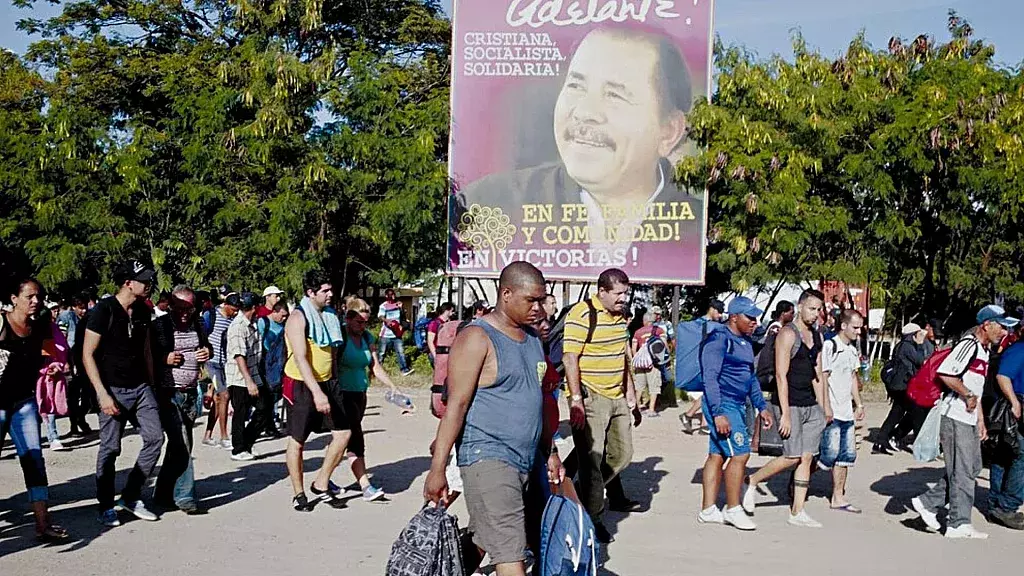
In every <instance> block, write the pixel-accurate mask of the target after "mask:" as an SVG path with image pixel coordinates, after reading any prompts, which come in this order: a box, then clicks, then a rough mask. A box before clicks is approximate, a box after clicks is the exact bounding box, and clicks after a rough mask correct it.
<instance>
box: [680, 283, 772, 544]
mask: <svg viewBox="0 0 1024 576" xmlns="http://www.w3.org/2000/svg"><path fill="white" fill-rule="evenodd" d="M726 311H727V313H728V314H729V321H728V324H727V326H728V330H715V331H714V332H712V333H711V334H709V335H708V340H707V342H706V343H705V344H704V350H703V352H702V353H701V356H700V363H701V373H702V376H703V380H704V402H703V404H702V408H703V412H704V418H705V420H706V421H707V423H708V428H709V429H710V438H709V441H708V459H707V461H706V462H705V463H704V504H703V510H701V511H700V514H698V515H697V521H698V522H700V523H701V524H729V525H731V526H734V527H736V528H738V529H740V530H754V529H756V528H757V526H756V525H755V524H754V521H753V520H751V519H750V517H749V516H747V513H746V512H744V511H743V508H742V506H741V505H740V491H741V490H742V488H743V476H744V474H746V469H747V460H748V459H749V458H750V434H749V432H748V430H747V424H746V418H745V412H746V405H747V400H748V399H749V400H750V402H752V403H753V405H754V407H755V408H756V409H757V411H758V413H759V414H760V421H761V425H762V426H764V427H765V428H768V427H770V426H771V425H772V415H771V412H769V411H768V404H767V403H766V402H765V401H764V395H763V394H762V393H761V385H760V384H758V382H757V376H756V374H755V372H754V348H753V346H752V344H751V341H750V335H751V334H753V333H754V328H756V327H757V319H758V318H759V317H760V316H761V315H762V314H763V312H762V311H761V310H759V309H758V308H757V306H755V305H754V302H753V301H752V300H750V299H749V298H745V297H743V296H739V297H736V298H733V299H732V301H731V302H729V306H728V308H727V309H726ZM726 460H728V464H726ZM723 465H724V466H725V504H726V506H725V509H724V510H719V508H718V488H719V485H720V484H721V479H722V466H723Z"/></svg>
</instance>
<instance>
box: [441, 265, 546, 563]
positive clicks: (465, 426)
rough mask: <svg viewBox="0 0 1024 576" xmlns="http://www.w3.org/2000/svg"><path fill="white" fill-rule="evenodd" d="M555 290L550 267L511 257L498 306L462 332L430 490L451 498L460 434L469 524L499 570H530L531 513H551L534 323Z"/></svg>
mask: <svg viewBox="0 0 1024 576" xmlns="http://www.w3.org/2000/svg"><path fill="white" fill-rule="evenodd" d="M545 298H546V290H545V284H544V276H543V275H542V274H541V273H540V270H537V268H535V267H534V266H533V265H531V264H529V263H526V262H515V263H513V264H510V265H509V266H507V267H505V269H504V270H502V272H501V278H500V280H499V281H498V305H497V307H496V308H495V309H494V311H493V312H491V313H490V314H487V315H486V316H484V317H483V318H479V319H476V320H474V321H473V323H472V324H470V325H469V326H467V327H466V328H465V329H463V330H462V332H461V333H460V334H459V335H458V337H457V338H456V339H455V342H454V344H453V345H452V347H451V353H450V356H449V364H448V366H449V368H448V404H447V409H446V411H445V415H444V418H443V419H442V420H441V423H440V425H439V426H438V430H437V438H436V439H435V447H434V457H433V460H432V461H431V466H430V473H429V474H428V475H427V480H426V484H425V486H424V489H423V495H424V497H425V498H426V499H428V500H430V501H432V502H434V503H437V502H447V499H448V481H447V479H446V475H445V467H446V465H447V462H448V455H449V454H450V453H451V449H452V446H453V445H454V444H455V443H456V441H458V446H457V448H458V464H459V469H460V471H461V473H462V482H463V486H464V490H465V492H464V494H465V499H466V508H467V509H468V510H469V531H470V533H471V534H472V535H473V543H474V544H475V545H476V546H477V547H478V548H479V549H480V550H481V551H482V552H486V553H487V554H489V555H490V558H491V561H492V562H494V564H495V565H496V570H497V573H498V575H499V576H525V574H526V572H525V564H524V561H525V559H526V556H525V551H526V548H527V545H528V544H529V543H530V542H528V541H527V522H528V519H529V521H530V523H531V525H532V524H533V523H537V522H539V518H540V514H541V512H542V510H541V509H540V506H542V505H543V503H536V502H529V501H528V499H527V488H528V485H529V477H530V470H531V469H532V468H533V465H534V461H535V459H536V458H537V454H538V448H539V447H538V443H539V440H540V436H541V412H542V397H541V379H542V378H543V376H544V373H545V371H546V370H547V362H546V361H545V359H544V350H543V347H542V346H541V342H540V338H539V337H538V336H537V333H536V332H534V331H533V329H532V328H530V327H529V326H530V325H531V324H533V323H534V322H536V321H537V320H538V319H539V318H541V317H543V315H544V310H543V308H542V306H543V304H544V300H545ZM542 454H546V451H543V452H542ZM548 477H549V480H550V481H551V482H553V483H558V482H561V481H562V479H564V477H565V472H564V470H563V469H562V464H561V461H560V460H559V459H558V454H557V453H553V454H551V456H550V457H549V458H548ZM537 504H540V506H538V505H537ZM536 528H537V529H538V530H539V523H538V524H537V526H536ZM534 531H537V530H534ZM466 569H467V572H470V571H472V570H473V569H474V567H473V566H466Z"/></svg>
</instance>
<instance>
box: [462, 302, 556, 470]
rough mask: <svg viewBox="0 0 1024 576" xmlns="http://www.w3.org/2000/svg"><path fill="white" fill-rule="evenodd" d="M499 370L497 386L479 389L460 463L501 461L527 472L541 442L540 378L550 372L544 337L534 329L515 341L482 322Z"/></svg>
mask: <svg viewBox="0 0 1024 576" xmlns="http://www.w3.org/2000/svg"><path fill="white" fill-rule="evenodd" d="M472 325H473V326H479V327H481V328H483V330H484V332H485V333H486V334H487V337H488V338H489V339H490V341H491V345H492V346H493V347H494V354H495V361H496V362H497V366H498V372H497V377H496V378H495V380H494V384H493V385H491V386H488V387H486V388H483V387H480V388H477V390H476V394H475V395H474V396H473V400H472V402H471V403H470V405H469V411H468V412H467V413H466V422H465V424H464V426H463V428H462V434H461V435H460V437H459V441H458V444H457V446H458V464H459V466H469V465H471V464H474V463H476V462H480V461H481V460H500V461H502V462H506V463H508V464H509V465H510V466H513V467H514V468H516V469H517V470H519V471H520V472H522V473H523V474H529V473H530V470H531V469H532V468H533V462H534V459H535V457H536V454H537V443H538V442H540V432H541V411H542V409H543V408H542V403H543V400H542V398H541V385H540V383H541V378H542V377H543V375H544V372H545V371H547V362H546V361H545V360H544V349H543V347H542V345H541V342H540V338H538V337H537V335H536V334H535V333H533V332H532V331H527V332H526V339H525V340H523V341H522V342H517V341H515V340H513V339H512V338H509V337H508V336H506V335H505V334H503V333H502V332H501V330H498V329H497V328H495V327H493V326H491V325H490V324H489V323H487V322H486V321H484V320H474V321H473V323H472Z"/></svg>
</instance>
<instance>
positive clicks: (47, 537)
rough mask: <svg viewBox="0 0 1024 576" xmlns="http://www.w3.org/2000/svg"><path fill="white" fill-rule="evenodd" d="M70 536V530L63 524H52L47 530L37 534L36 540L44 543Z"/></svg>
mask: <svg viewBox="0 0 1024 576" xmlns="http://www.w3.org/2000/svg"><path fill="white" fill-rule="evenodd" d="M67 537H68V531H67V530H66V529H65V528H64V527H63V526H58V525H56V524H50V525H49V526H47V527H46V529H45V530H43V531H42V532H39V533H37V534H36V540H38V541H40V542H43V543H50V542H57V541H59V540H64V539H65V538H67Z"/></svg>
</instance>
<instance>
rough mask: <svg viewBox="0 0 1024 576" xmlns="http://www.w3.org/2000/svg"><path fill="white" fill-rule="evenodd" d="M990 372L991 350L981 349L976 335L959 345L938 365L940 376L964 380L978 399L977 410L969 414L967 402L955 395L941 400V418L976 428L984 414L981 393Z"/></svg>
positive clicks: (982, 347) (948, 395)
mask: <svg viewBox="0 0 1024 576" xmlns="http://www.w3.org/2000/svg"><path fill="white" fill-rule="evenodd" d="M987 372H988V348H986V347H985V346H982V344H981V343H980V342H978V339H977V338H975V337H974V335H973V334H972V335H971V336H968V337H966V338H964V339H963V340H961V341H960V342H958V343H957V345H956V346H954V347H953V351H952V352H950V353H949V356H946V359H945V360H943V361H942V364H940V365H939V369H938V373H939V374H940V375H943V376H955V377H958V378H963V381H964V386H966V387H967V389H968V390H970V391H971V392H973V393H974V395H975V396H977V397H978V407H977V408H975V409H974V412H968V411H967V402H965V401H964V399H963V398H961V397H960V396H958V395H956V394H946V395H945V396H943V398H942V414H943V415H945V416H949V417H950V418H952V419H954V420H957V421H959V422H963V423H964V424H970V425H971V426H977V425H978V413H979V412H981V393H982V392H984V391H985V374H986V373H987Z"/></svg>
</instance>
